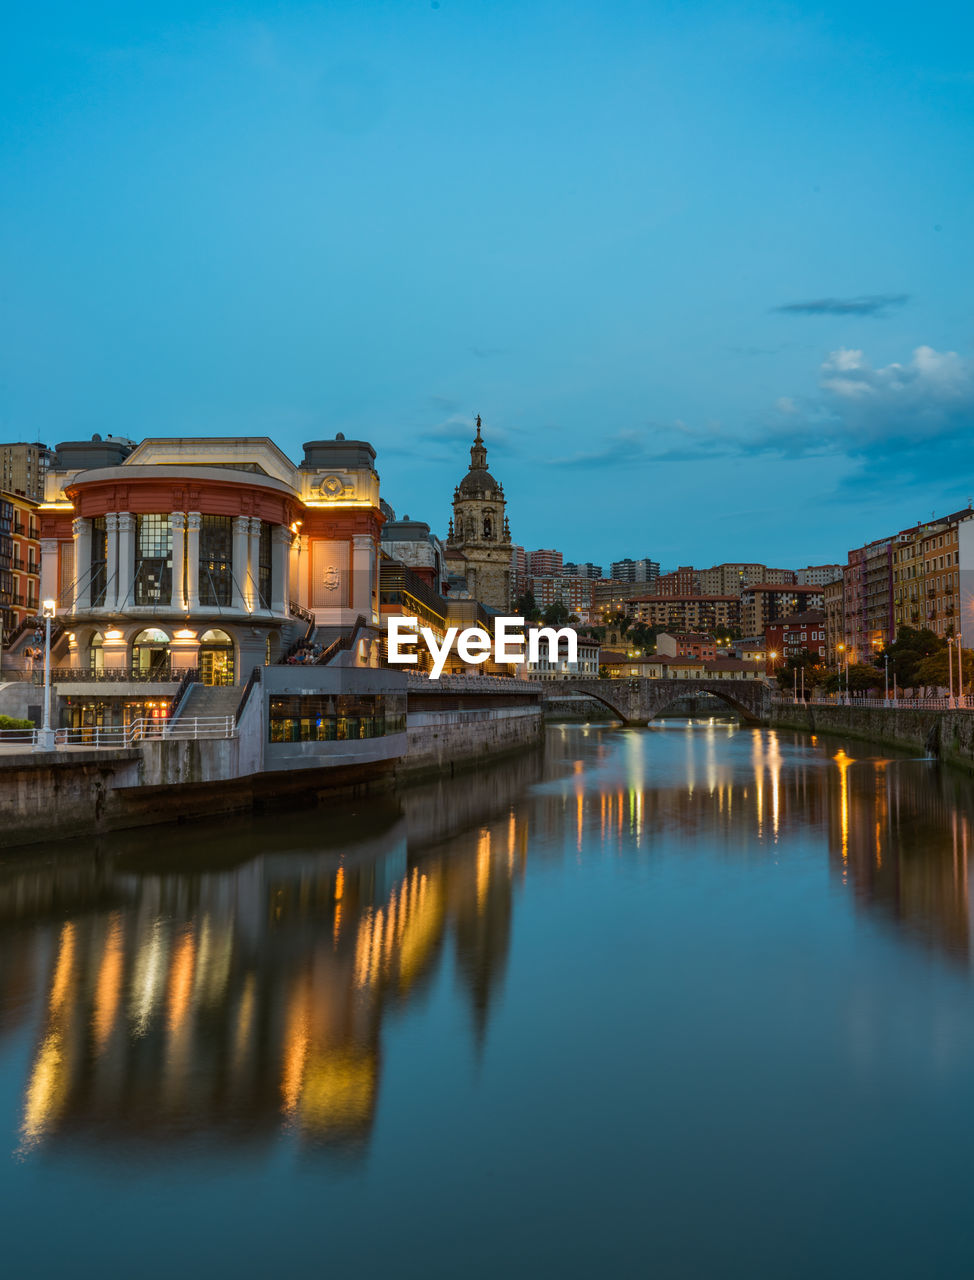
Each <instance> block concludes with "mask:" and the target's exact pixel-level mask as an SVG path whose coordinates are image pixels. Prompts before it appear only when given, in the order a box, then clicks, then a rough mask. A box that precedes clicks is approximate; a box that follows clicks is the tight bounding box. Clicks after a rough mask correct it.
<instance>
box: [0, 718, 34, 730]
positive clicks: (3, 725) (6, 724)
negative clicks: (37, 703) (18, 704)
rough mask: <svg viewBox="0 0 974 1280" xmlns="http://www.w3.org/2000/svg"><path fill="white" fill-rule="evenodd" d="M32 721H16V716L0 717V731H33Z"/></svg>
mask: <svg viewBox="0 0 974 1280" xmlns="http://www.w3.org/2000/svg"><path fill="white" fill-rule="evenodd" d="M33 727H34V722H33V720H18V719H17V717H16V716H0V729H33Z"/></svg>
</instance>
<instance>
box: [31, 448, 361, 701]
mask: <svg viewBox="0 0 974 1280" xmlns="http://www.w3.org/2000/svg"><path fill="white" fill-rule="evenodd" d="M38 516H39V522H40V549H41V554H40V569H41V572H40V596H41V598H42V599H45V598H51V599H54V600H55V601H56V624H57V625H56V634H55V643H54V646H53V661H54V668H55V682H56V685H57V686H58V692H59V694H60V695H63V696H64V697H65V698H69V699H70V702H69V703H66V704H65V705H69V706H70V708H71V716H70V717H69V722H70V723H75V721H78V722H79V723H105V724H108V723H113V724H115V723H122V722H124V723H128V721H129V719H131V718H138V717H139V715H141V714H142V710H143V709H144V703H145V701H146V699H147V697H148V694H147V691H146V688H145V686H146V684H151V685H152V686H153V689H152V691H151V693H152V697H151V699H150V701H151V702H152V704H153V706H152V713H153V714H154V715H155V714H163V715H164V714H165V713H166V711H167V709H168V705H169V702H170V700H171V697H172V695H173V694H174V693H175V692H176V691H177V688H178V686H179V684H180V682H181V681H182V680H183V679H184V678H187V679H196V680H199V681H201V682H202V683H203V684H206V685H219V686H239V685H242V684H244V683H245V682H246V681H247V679H248V678H249V676H250V673H251V672H252V671H253V669H254V668H255V667H260V666H264V665H265V664H268V663H274V662H276V661H278V660H280V659H281V657H282V656H283V654H284V653H285V651H286V650H287V649H288V648H289V646H291V645H292V644H293V643H294V642H295V641H296V640H297V639H299V638H300V637H302V636H304V635H305V634H308V633H309V629H310V631H311V632H313V634H314V636H315V637H316V638H318V639H320V640H321V642H322V644H327V643H328V642H329V641H331V640H333V639H335V638H336V637H337V636H340V635H342V634H343V633H345V632H347V631H349V630H350V629H351V628H353V627H355V626H356V624H358V626H359V629H360V630H361V628H363V627H364V628H365V629H366V633H363V634H366V639H365V641H364V643H365V649H364V650H361V652H362V655H363V662H364V665H369V664H370V663H372V662H373V661H377V660H378V646H377V643H374V638H373V637H371V636H369V635H368V634H367V631H368V629H369V628H373V627H377V624H378V621H379V601H378V560H379V536H380V529H381V526H382V522H383V519H384V517H383V514H382V512H381V510H380V507H379V477H378V474H377V473H376V470H375V450H374V449H373V448H372V446H371V445H369V444H367V443H365V442H363V441H351V440H345V439H344V438H343V437H341V436H338V437H336V438H335V439H334V440H316V441H310V442H309V443H307V444H306V445H305V446H304V457H303V459H302V461H301V462H300V463H299V464H297V465H295V464H294V463H292V462H291V461H290V459H289V458H287V457H286V456H285V455H284V454H283V453H282V452H281V451H280V450H279V449H278V448H277V447H276V446H275V445H274V444H273V443H272V442H271V441H270V440H269V439H267V438H265V437H241V438H233V439H220V438H210V437H204V438H198V439H148V440H144V441H143V442H142V443H141V444H139V445H137V446H134V445H132V443H131V441H121V440H118V439H112V438H109V439H108V440H104V441H103V440H101V439H98V438H96V439H94V440H91V441H77V442H66V443H64V444H61V445H59V446H58V448H57V451H56V454H55V457H54V460H53V462H52V465H51V468H50V469H49V471H48V475H47V493H46V497H45V501H44V502H43V503H42V504H40V506H39V509H38ZM14 656H17V655H16V654H15V655H14ZM20 659H21V661H25V646H24V645H21V649H20ZM61 685H67V686H73V687H69V688H65V689H61V688H60V686H61ZM80 685H85V686H97V689H96V690H94V692H92V690H90V689H88V690H87V691H86V692H85V693H82V692H81V691H80V690H79V688H78V686H80ZM88 693H91V696H90V697H89V696H87V694H88ZM95 693H97V695H98V696H94V694H95ZM120 708H124V715H122V716H121V717H120V715H119V710H120ZM86 716H94V717H95V719H94V720H90V719H86V718H85V717H86ZM79 717H81V719H80V720H79Z"/></svg>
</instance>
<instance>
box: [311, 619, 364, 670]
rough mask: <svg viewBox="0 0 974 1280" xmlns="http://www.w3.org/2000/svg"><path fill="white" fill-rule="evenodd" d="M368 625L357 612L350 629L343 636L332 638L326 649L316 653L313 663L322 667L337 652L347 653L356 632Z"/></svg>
mask: <svg viewBox="0 0 974 1280" xmlns="http://www.w3.org/2000/svg"><path fill="white" fill-rule="evenodd" d="M368 625H369V624H368V623H367V622H366V621H365V619H364V618H363V617H362V615H361V614H359V615H358V617H357V618H356V619H355V622H354V624H353V625H352V629H351V631H349V632H348V633H347V634H345V635H343V636H339V637H338V639H337V640H333V641H332V642H331V644H330V645H329V646H328V648H327V649H323V650H322V652H321V653H319V654H318V656H317V658H315V663H316V664H317V665H318V666H322V667H324V666H327V665H328V663H329V662H331V660H332V658H335V657H337V656H338V654H340V653H347V652H348V650H349V649H351V648H352V646H353V645H354V644H355V641H356V640H357V639H358V633H359V632H360V631H363V630H365V628H366V627H367V626H368Z"/></svg>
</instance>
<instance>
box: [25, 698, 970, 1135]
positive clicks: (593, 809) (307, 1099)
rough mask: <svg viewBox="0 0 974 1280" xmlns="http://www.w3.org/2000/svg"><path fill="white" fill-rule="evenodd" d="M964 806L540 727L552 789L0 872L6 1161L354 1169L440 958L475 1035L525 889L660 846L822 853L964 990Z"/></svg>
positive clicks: (726, 731)
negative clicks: (275, 1160) (546, 873)
mask: <svg viewBox="0 0 974 1280" xmlns="http://www.w3.org/2000/svg"><path fill="white" fill-rule="evenodd" d="M681 738H682V741H681ZM970 794H971V784H970V783H969V782H968V781H967V780H966V779H965V778H963V777H960V776H952V775H948V774H946V773H941V772H939V771H937V770H936V769H934V768H932V767H931V766H929V765H928V764H926V763H924V762H920V761H914V760H905V759H896V760H889V759H884V758H877V757H876V756H875V754H873V755H870V754H869V751H868V749H867V748H866V747H864V746H859V747H856V748H849V749H848V750H847V749H843V748H836V746H835V745H834V744H833V745H830V746H829V745H826V744H825V743H824V742H823V741H815V740H812V742H811V744H810V742H809V739H808V738H803V737H800V736H798V735H787V734H774V733H771V732H769V731H767V730H760V729H756V730H751V729H737V728H736V727H734V726H728V725H724V724H719V723H713V724H710V725H703V726H694V727H693V728H692V729H690V730H687V729H686V728H685V727H684V726H669V727H665V728H661V729H659V730H658V731H650V732H646V731H638V730H626V731H620V730H608V729H604V728H596V727H591V728H581V727H575V726H573V727H566V728H560V727H555V728H552V729H551V731H550V732H549V736H548V744H547V749H546V753H545V758H544V762H543V765H542V762H541V760H540V758H539V757H538V756H536V755H529V756H525V757H522V758H519V759H517V760H515V761H514V762H508V763H506V764H503V765H501V766H498V767H495V768H492V769H489V770H485V771H483V772H481V773H479V774H471V775H468V776H465V777H464V778H463V779H462V780H461V779H458V780H455V781H454V780H448V779H446V780H441V781H438V782H436V783H433V784H430V785H428V786H423V787H416V788H412V789H410V790H408V791H405V792H403V793H402V794H401V795H400V796H398V797H391V796H390V797H385V798H375V797H373V798H370V799H369V800H368V802H366V803H367V809H366V810H365V811H363V812H355V811H354V807H349V808H346V809H342V810H339V811H335V810H317V811H314V812H311V813H304V814H298V815H289V816H288V817H287V819H286V820H282V819H281V818H280V817H279V816H278V817H275V818H274V819H256V820H254V821H253V822H239V823H235V824H223V825H222V826H220V827H216V826H214V827H213V829H212V830H208V831H207V830H202V831H200V830H197V831H196V832H195V834H192V835H188V836H187V835H185V834H184V830H183V829H182V828H180V829H179V834H178V837H177V838H176V839H174V840H173V839H172V837H171V835H170V834H168V833H167V834H166V835H163V834H161V833H153V834H152V835H151V836H147V835H146V834H145V833H136V834H133V835H120V836H116V837H112V838H110V839H109V840H106V841H105V842H104V843H103V845H101V846H100V847H99V848H98V849H95V850H93V851H92V854H91V856H72V857H70V858H66V857H60V856H58V857H54V858H41V857H39V856H34V857H32V858H31V859H30V860H27V859H25V860H23V861H21V862H19V863H16V864H9V863H8V864H6V865H5V866H3V867H2V868H0V1037H7V1036H10V1035H11V1034H12V1033H14V1032H15V1031H22V1030H23V1029H25V1028H27V1029H29V1030H30V1033H31V1035H32V1037H33V1043H34V1048H33V1051H32V1055H31V1062H30V1066H29V1071H28V1076H27V1079H26V1081H25V1084H24V1088H23V1095H22V1117H21V1124H20V1130H21V1145H22V1149H23V1150H24V1151H30V1150H31V1149H32V1148H35V1147H37V1146H38V1145H39V1144H42V1143H44V1142H46V1141H50V1140H51V1139H52V1138H54V1137H55V1136H56V1137H59V1138H69V1137H71V1136H73V1135H84V1136H86V1137H89V1138H90V1137H92V1136H95V1137H97V1138H98V1139H100V1140H103V1141H104V1140H111V1139H115V1140H118V1139H123V1138H124V1139H125V1140H128V1141H131V1140H138V1139H145V1140H150V1141H153V1142H156V1141H161V1140H168V1141H173V1140H178V1139H180V1138H187V1137H189V1136H190V1135H193V1136H195V1137H199V1136H200V1135H202V1136H204V1137H205V1136H209V1137H214V1138H216V1139H218V1140H220V1141H223V1142H231V1141H232V1142H239V1141H241V1140H249V1141H270V1140H271V1139H273V1138H274V1137H275V1136H276V1135H277V1134H278V1133H279V1132H280V1131H281V1128H282V1126H283V1127H285V1128H286V1129H287V1130H289V1131H291V1132H292V1133H293V1134H294V1135H295V1136H296V1138H297V1139H298V1140H300V1141H302V1142H324V1143H327V1144H329V1145H334V1146H337V1147H339V1148H340V1149H346V1150H355V1149H361V1148H362V1147H363V1145H364V1143H365V1142H366V1141H367V1139H368V1135H369V1133H370V1131H371V1128H372V1126H373V1123H374V1118H375V1114H376V1104H377V1099H378V1095H379V1088H380V1079H381V1073H382V1027H383V1021H384V1019H385V1017H386V1015H387V1014H388V1013H390V1012H391V1011H393V1010H395V1009H396V1008H398V1007H401V1006H403V1005H404V1004H406V1003H408V1002H409V1001H411V1000H414V999H415V998H416V997H417V995H418V994H419V993H420V992H422V991H423V990H424V989H426V988H427V987H428V985H429V984H430V983H431V981H432V980H433V978H434V977H435V975H436V974H437V972H439V971H440V968H441V966H442V964H443V960H444V957H445V956H446V955H447V954H451V955H452V957H453V960H454V968H455V971H456V973H457V975H458V978H459V981H460V984H461V988H462V990H463V992H464V993H465V999H466V1002H467V1004H468V1007H469V1010H470V1016H471V1027H472V1034H473V1035H474V1037H475V1040H476V1041H477V1042H478V1043H481V1042H483V1040H484V1039H485V1037H486V1036H487V1034H488V1027H489V1017H490V1011H491V1007H492V1002H493V1001H494V1000H495V998H496V995H497V993H498V991H499V989H500V987H501V986H502V984H503V981H504V971H505V967H506V965H507V961H508V952H509V948H510V942H511V932H512V924H513V914H514V900H515V894H516V892H517V891H518V888H519V886H520V884H521V882H522V880H523V877H524V875H525V871H526V868H527V866H528V861H529V857H530V859H531V860H532V865H535V864H536V865H537V866H538V867H539V868H540V869H541V871H542V872H543V870H544V866H545V863H546V862H547V861H548V860H551V859H555V860H559V861H560V860H561V859H564V858H566V857H572V858H575V859H583V858H584V859H588V858H600V857H601V858H633V857H636V858H652V857H653V856H654V853H655V851H656V849H657V848H660V847H662V845H663V844H664V843H665V842H666V841H667V840H668V839H669V838H670V837H671V836H673V835H674V834H676V835H678V836H680V843H679V844H678V846H675V847H678V848H679V850H680V854H681V856H698V854H704V853H705V854H707V855H708V856H717V857H719V858H724V859H726V858H733V859H737V860H742V861H746V860H749V859H754V858H761V859H767V858H781V857H788V856H792V854H793V851H794V850H795V849H796V848H797V847H798V844H799V843H800V842H802V841H806V842H807V841H808V840H810V839H811V840H813V841H814V840H817V841H818V842H819V843H820V844H822V845H825V846H826V847H827V849H828V858H829V863H830V866H831V867H832V868H833V869H834V872H835V876H836V882H837V884H838V886H839V887H840V888H842V889H843V891H846V892H851V893H852V894H853V895H854V902H855V904H856V905H857V906H858V907H860V908H862V909H865V910H868V911H869V912H870V913H872V914H873V915H874V916H875V917H876V918H878V919H880V920H883V921H892V922H895V924H896V925H897V926H898V927H900V928H902V930H904V931H905V933H906V935H907V936H908V937H909V938H910V939H913V940H916V939H919V940H921V941H923V942H924V943H926V944H928V945H930V946H933V947H936V948H937V949H939V950H940V951H941V952H942V953H943V954H944V955H946V956H948V957H950V958H951V960H952V961H960V962H963V963H964V964H968V963H969V958H970V927H971V922H970V909H969V896H968V873H967V858H968V849H969V847H970V845H971V831H970V819H969V816H968V812H969V809H970ZM360 803H361V802H360ZM167 842H171V844H172V845H173V846H175V847H174V848H172V849H171V850H166V844H167ZM667 847H668V848H670V849H672V848H674V846H673V845H672V843H670V844H669V845H667ZM157 849H158V850H161V851H160V852H158V853H157V852H153V850H157ZM0 1044H2V1040H0Z"/></svg>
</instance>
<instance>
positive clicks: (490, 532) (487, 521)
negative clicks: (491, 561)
mask: <svg viewBox="0 0 974 1280" xmlns="http://www.w3.org/2000/svg"><path fill="white" fill-rule="evenodd" d="M490 515H491V513H490V512H489V511H488V512H487V513H486V515H485V516H484V537H485V538H492V537H493V536H494V522H493V520H491V518H490Z"/></svg>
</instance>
